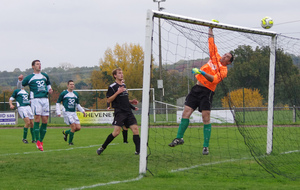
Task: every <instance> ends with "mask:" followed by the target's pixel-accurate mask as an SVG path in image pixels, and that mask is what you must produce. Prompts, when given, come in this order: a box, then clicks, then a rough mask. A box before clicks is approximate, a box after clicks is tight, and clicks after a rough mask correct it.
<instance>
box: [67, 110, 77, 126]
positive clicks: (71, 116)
mask: <svg viewBox="0 0 300 190" xmlns="http://www.w3.org/2000/svg"><path fill="white" fill-rule="evenodd" d="M64 121H65V123H66V124H67V125H71V124H73V123H75V124H80V122H79V119H78V116H77V113H76V112H64Z"/></svg>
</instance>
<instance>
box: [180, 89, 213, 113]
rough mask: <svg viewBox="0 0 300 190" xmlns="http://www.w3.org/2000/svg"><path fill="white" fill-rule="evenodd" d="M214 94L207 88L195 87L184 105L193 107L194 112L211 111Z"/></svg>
mask: <svg viewBox="0 0 300 190" xmlns="http://www.w3.org/2000/svg"><path fill="white" fill-rule="evenodd" d="M214 94H215V93H214V92H213V91H211V90H209V89H208V88H206V87H203V86H199V85H195V86H193V88H192V89H191V91H190V93H189V94H188V95H187V97H186V98H185V102H184V104H185V105H186V106H189V107H191V108H192V109H193V110H196V109H197V107H198V110H199V111H200V112H202V110H211V105H212V100H213V96H214Z"/></svg>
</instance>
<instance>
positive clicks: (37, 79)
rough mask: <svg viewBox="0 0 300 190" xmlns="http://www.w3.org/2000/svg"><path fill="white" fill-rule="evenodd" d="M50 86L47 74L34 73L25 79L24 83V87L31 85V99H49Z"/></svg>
mask: <svg viewBox="0 0 300 190" xmlns="http://www.w3.org/2000/svg"><path fill="white" fill-rule="evenodd" d="M50 84H51V83H50V80H49V77H48V75H47V74H46V73H39V74H35V73H33V74H31V75H28V76H27V77H25V78H24V80H23V81H22V86H27V85H29V88H30V98H47V97H48V87H49V85H50Z"/></svg>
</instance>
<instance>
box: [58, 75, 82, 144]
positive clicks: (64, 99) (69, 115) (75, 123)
mask: <svg viewBox="0 0 300 190" xmlns="http://www.w3.org/2000/svg"><path fill="white" fill-rule="evenodd" d="M67 87H68V89H67V90H64V91H63V92H62V93H61V94H60V95H59V97H58V100H57V103H56V114H57V115H58V116H59V117H60V115H61V110H60V104H61V103H62V105H63V107H64V121H65V123H66V124H67V125H70V127H71V129H69V130H67V131H63V134H64V140H65V141H67V138H68V135H70V137H69V145H73V138H74V133H75V132H77V131H79V130H80V129H81V125H80V122H79V119H78V116H77V114H76V108H77V109H78V110H79V111H80V112H82V113H83V115H84V116H86V113H85V111H84V109H83V108H82V107H81V106H80V104H79V96H78V93H77V92H75V91H74V87H75V84H74V82H73V81H72V80H69V81H68V85H67Z"/></svg>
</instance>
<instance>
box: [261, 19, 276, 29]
mask: <svg viewBox="0 0 300 190" xmlns="http://www.w3.org/2000/svg"><path fill="white" fill-rule="evenodd" d="M272 26H273V19H272V18H271V17H268V16H266V17H265V18H263V19H261V27H263V28H264V29H269V28H271V27H272Z"/></svg>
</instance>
